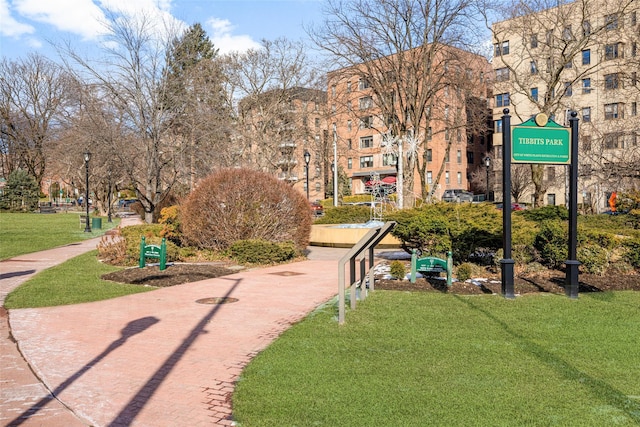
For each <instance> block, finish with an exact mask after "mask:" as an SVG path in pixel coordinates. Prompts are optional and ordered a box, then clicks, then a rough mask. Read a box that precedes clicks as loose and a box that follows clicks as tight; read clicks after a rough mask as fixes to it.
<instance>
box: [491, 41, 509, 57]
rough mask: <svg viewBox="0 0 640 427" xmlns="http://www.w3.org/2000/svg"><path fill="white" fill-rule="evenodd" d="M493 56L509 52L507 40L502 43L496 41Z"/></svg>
mask: <svg viewBox="0 0 640 427" xmlns="http://www.w3.org/2000/svg"><path fill="white" fill-rule="evenodd" d="M494 46H495V56H501V55H508V54H509V40H507V41H504V42H502V43H496V44H495V45H494Z"/></svg>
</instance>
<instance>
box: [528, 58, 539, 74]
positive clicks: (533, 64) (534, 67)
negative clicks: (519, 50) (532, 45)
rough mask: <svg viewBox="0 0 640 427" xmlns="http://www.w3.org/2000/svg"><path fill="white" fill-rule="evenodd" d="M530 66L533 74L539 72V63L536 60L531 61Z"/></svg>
mask: <svg viewBox="0 0 640 427" xmlns="http://www.w3.org/2000/svg"><path fill="white" fill-rule="evenodd" d="M529 67H530V68H529V69H530V71H531V74H538V64H537V63H536V61H531V62H529Z"/></svg>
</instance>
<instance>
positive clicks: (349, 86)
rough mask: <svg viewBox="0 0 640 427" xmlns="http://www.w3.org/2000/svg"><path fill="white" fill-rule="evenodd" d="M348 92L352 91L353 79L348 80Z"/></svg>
mask: <svg viewBox="0 0 640 427" xmlns="http://www.w3.org/2000/svg"><path fill="white" fill-rule="evenodd" d="M347 92H351V80H349V81H348V82H347Z"/></svg>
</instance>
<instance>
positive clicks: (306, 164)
mask: <svg viewBox="0 0 640 427" xmlns="http://www.w3.org/2000/svg"><path fill="white" fill-rule="evenodd" d="M310 161H311V154H310V153H309V151H307V150H304V171H305V176H306V179H307V183H306V184H307V201H309V162H310Z"/></svg>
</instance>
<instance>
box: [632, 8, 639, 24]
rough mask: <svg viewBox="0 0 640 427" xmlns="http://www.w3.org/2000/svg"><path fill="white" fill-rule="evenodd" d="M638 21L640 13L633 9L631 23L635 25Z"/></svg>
mask: <svg viewBox="0 0 640 427" xmlns="http://www.w3.org/2000/svg"><path fill="white" fill-rule="evenodd" d="M637 23H638V14H637V13H636V12H635V11H633V12H631V25H632V26H634V25H636V24H637Z"/></svg>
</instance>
